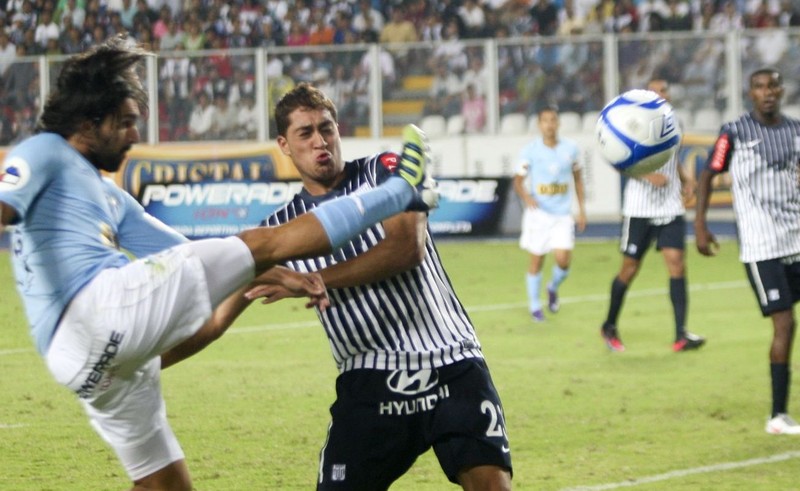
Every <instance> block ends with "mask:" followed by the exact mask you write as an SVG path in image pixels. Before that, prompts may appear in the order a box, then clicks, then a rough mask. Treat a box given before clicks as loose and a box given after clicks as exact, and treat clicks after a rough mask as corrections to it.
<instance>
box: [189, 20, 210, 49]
mask: <svg viewBox="0 0 800 491" xmlns="http://www.w3.org/2000/svg"><path fill="white" fill-rule="evenodd" d="M184 43H185V45H186V51H199V50H201V49H204V48H205V45H206V35H205V33H203V31H202V30H201V28H200V21H197V20H191V21H188V22H187V25H186V36H185V38H184Z"/></svg>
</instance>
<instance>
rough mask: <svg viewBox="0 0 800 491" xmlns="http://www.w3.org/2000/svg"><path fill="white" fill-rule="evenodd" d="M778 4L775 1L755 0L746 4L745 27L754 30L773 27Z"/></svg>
mask: <svg viewBox="0 0 800 491" xmlns="http://www.w3.org/2000/svg"><path fill="white" fill-rule="evenodd" d="M779 13H780V4H779V3H778V2H777V1H772V2H769V1H767V0H755V1H751V2H748V5H747V12H746V15H745V26H746V27H749V28H754V29H765V28H771V27H775V26H777V24H778V21H777V16H778V14H779Z"/></svg>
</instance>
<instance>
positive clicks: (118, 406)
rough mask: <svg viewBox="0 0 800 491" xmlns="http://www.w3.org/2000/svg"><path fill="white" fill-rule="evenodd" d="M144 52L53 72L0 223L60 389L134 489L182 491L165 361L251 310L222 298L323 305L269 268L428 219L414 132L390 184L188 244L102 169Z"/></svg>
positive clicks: (133, 122)
mask: <svg viewBox="0 0 800 491" xmlns="http://www.w3.org/2000/svg"><path fill="white" fill-rule="evenodd" d="M148 54H149V53H147V52H146V51H143V50H141V49H139V48H137V47H135V46H133V45H131V44H129V43H128V42H127V41H126V40H125V39H124V38H123V37H116V38H112V39H110V40H109V41H107V42H105V43H103V44H101V45H98V46H96V47H94V48H92V49H91V50H89V51H87V52H86V53H83V54H81V55H76V56H75V57H73V58H70V59H69V60H68V61H67V62H66V63H65V64H64V66H63V69H62V71H61V74H60V75H59V77H58V81H57V85H56V89H55V91H54V92H53V93H52V94H50V96H49V97H48V99H47V103H46V104H45V108H44V112H43V113H42V115H41V119H40V121H39V124H38V128H37V130H38V134H36V135H34V136H32V137H30V138H28V139H27V140H25V141H23V142H22V143H20V144H19V145H18V146H17V147H16V148H14V149H13V150H12V151H11V152H10V153H9V154H8V156H7V157H6V159H5V160H4V161H3V164H2V165H1V166H0V226H2V227H5V226H7V225H14V228H13V232H12V236H11V250H12V261H13V266H14V274H15V276H16V282H17V289H18V291H19V293H20V296H21V297H22V300H23V304H24V306H25V311H26V314H27V316H28V319H29V323H30V329H31V335H32V337H33V338H34V341H35V343H36V347H37V349H38V351H39V353H40V354H41V355H42V356H43V357H44V359H45V362H46V364H47V367H48V369H49V370H50V372H51V373H52V374H53V376H54V378H55V379H56V381H58V382H59V383H60V384H62V385H64V386H66V387H68V388H69V389H70V390H72V391H73V392H75V393H76V395H77V396H78V397H79V399H80V401H81V403H82V405H83V408H84V409H85V410H86V412H87V414H88V416H89V420H90V421H91V423H92V426H93V427H94V429H95V430H97V432H98V433H99V434H100V435H101V436H102V437H103V439H104V440H105V441H106V442H108V443H109V444H110V445H111V446H112V447H113V448H114V450H115V452H116V453H117V456H118V457H119V459H120V461H121V462H122V464H123V466H124V467H125V469H126V471H127V473H128V475H129V476H130V478H131V480H132V481H133V489H142V490H143V489H148V490H179V491H188V490H191V489H192V482H191V478H190V477H189V472H188V470H187V467H186V464H185V461H184V455H183V451H182V449H181V447H180V444H179V443H178V440H177V438H176V437H175V435H174V434H173V433H172V430H171V429H170V426H169V423H168V421H167V418H166V409H165V405H164V400H163V397H162V396H161V388H160V368H161V366H162V365H161V355H162V354H164V356H165V357H166V359H168V363H174V362H176V361H179V360H180V359H182V358H184V357H186V356H189V355H191V354H192V353H194V352H195V351H197V350H199V349H202V347H203V346H205V345H206V344H207V343H208V342H210V340H213V339H215V337H216V336H218V335H219V334H220V333H221V332H222V331H224V329H225V328H226V327H227V326H228V325H229V324H230V322H231V321H232V317H233V316H235V315H236V314H237V313H238V312H240V311H241V309H242V308H243V306H244V305H246V304H247V301H246V300H245V299H244V297H243V296H241V295H234V293H235V292H236V291H237V290H238V289H240V288H243V287H245V286H247V285H248V284H249V283H250V282H251V281H254V280H256V281H258V282H270V283H277V284H280V285H281V286H283V287H285V288H287V289H289V290H290V291H292V292H293V293H294V294H296V295H305V296H309V297H310V299H311V300H310V302H309V304H310V305H312V306H314V305H319V306H321V307H324V306H326V305H327V304H328V298H327V295H326V293H325V287H324V284H323V283H322V280H321V278H320V277H319V276H317V275H313V274H312V275H305V274H298V273H294V272H292V271H290V270H288V269H286V268H273V266H274V265H275V264H277V263H278V262H281V261H286V260H288V259H291V258H299V257H303V256H307V255H314V256H316V255H319V254H324V253H328V252H330V251H331V250H332V247H333V248H338V247H340V246H341V245H342V244H344V243H346V242H347V241H348V239H349V238H350V237H351V236H353V235H355V234H357V233H359V232H360V231H361V230H363V229H365V228H366V227H368V226H369V225H371V224H373V223H375V222H378V221H380V220H383V219H385V218H388V217H389V216H391V215H394V214H396V213H398V212H401V211H404V210H405V209H407V208H408V207H409V206H414V208H415V209H425V208H426V207H427V206H428V205H427V204H426V203H424V202H422V199H421V194H420V193H418V190H417V189H416V186H417V185H419V186H420V189H422V188H423V187H424V186H425V185H426V184H425V179H424V178H425V174H424V168H425V162H426V160H427V159H426V158H425V155H424V153H423V147H424V145H423V141H422V137H421V134H420V133H418V132H412V134H411V135H410V138H409V140H408V141H407V142H406V145H405V147H404V150H403V154H402V156H401V159H400V162H399V164H398V167H399V171H398V174H399V175H400V176H401V178H397V177H392V178H390V179H389V180H387V181H386V183H385V184H384V185H382V186H380V187H379V188H376V189H374V190H372V191H369V192H366V193H362V194H359V195H358V196H357V197H348V198H344V199H341V200H336V201H334V202H331V203H326V204H324V205H322V206H320V207H317V208H316V209H315V210H313V211H312V212H311V213H309V214H307V215H305V216H303V217H299V218H298V219H297V220H294V221H292V222H291V223H287V224H286V225H283V226H280V227H271V228H266V227H262V228H257V229H253V230H248V231H245V232H242V233H241V234H239V235H238V236H234V237H228V238H224V239H209V240H203V241H197V242H189V241H187V240H186V239H185V238H184V237H182V236H181V235H179V234H177V233H176V232H174V231H172V230H171V229H169V228H168V227H166V226H165V225H163V224H162V223H160V222H158V221H157V220H156V219H154V218H153V217H151V216H149V215H147V214H146V213H145V211H144V209H143V208H142V207H141V206H140V205H139V204H138V203H137V202H136V201H135V200H134V199H133V198H132V197H131V196H130V195H128V194H126V193H125V192H123V191H122V190H120V189H119V188H117V187H116V186H115V185H114V183H113V181H111V180H110V179H108V178H106V177H103V175H102V174H101V171H107V172H114V171H116V170H118V169H119V167H120V165H121V164H122V162H123V161H124V160H125V157H126V154H127V152H128V150H129V149H130V148H131V146H132V145H133V144H135V143H137V142H138V141H139V131H138V129H137V123H138V122H139V119H140V115H141V111H144V110H145V109H146V106H147V94H146V92H145V91H144V89H143V88H142V85H141V82H140V81H139V78H138V76H137V75H136V67H137V65H138V64H139V63H140V62H141V61H142V60H143V59H144V58H145V57H146V56H148ZM423 194H426V196H428V197H429V198H431V199H429V201H428V203H433V201H432V199H433V198H435V196H432V195H431V194H430V193H423ZM123 250H124V251H126V252H128V253H131V254H132V255H134V256H136V257H139V258H140V259H138V260H131V259H130V258H129V256H128V255H127V254H125V253H124V252H123ZM259 275H260V276H259ZM226 299H227V300H226ZM218 306H219V308H217V307H218ZM215 308H217V310H214V309H215ZM206 321H208V323H206ZM204 323H205V324H204ZM76 487H77V488H78V489H80V488H81V486H80V485H77V486H76Z"/></svg>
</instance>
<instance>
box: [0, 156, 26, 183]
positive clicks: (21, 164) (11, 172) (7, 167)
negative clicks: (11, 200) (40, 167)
mask: <svg viewBox="0 0 800 491" xmlns="http://www.w3.org/2000/svg"><path fill="white" fill-rule="evenodd" d="M30 177H31V169H30V166H28V163H27V162H26V161H25V160H23V159H21V158H20V157H11V158H10V159H7V160H6V161H5V162H3V166H2V167H0V191H10V190H12V189H18V188H21V187H22V186H24V185H25V184H27V183H28V180H30Z"/></svg>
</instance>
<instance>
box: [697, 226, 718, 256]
mask: <svg viewBox="0 0 800 491" xmlns="http://www.w3.org/2000/svg"><path fill="white" fill-rule="evenodd" d="M694 234H695V241H696V244H697V252H699V253H700V254H702V255H704V256H709V257H710V256H716V255H717V251H719V243H718V242H717V238H716V237H714V234H712V233H711V232H710V231H709V230H708V228H706V227H701V228H695V232H694Z"/></svg>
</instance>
